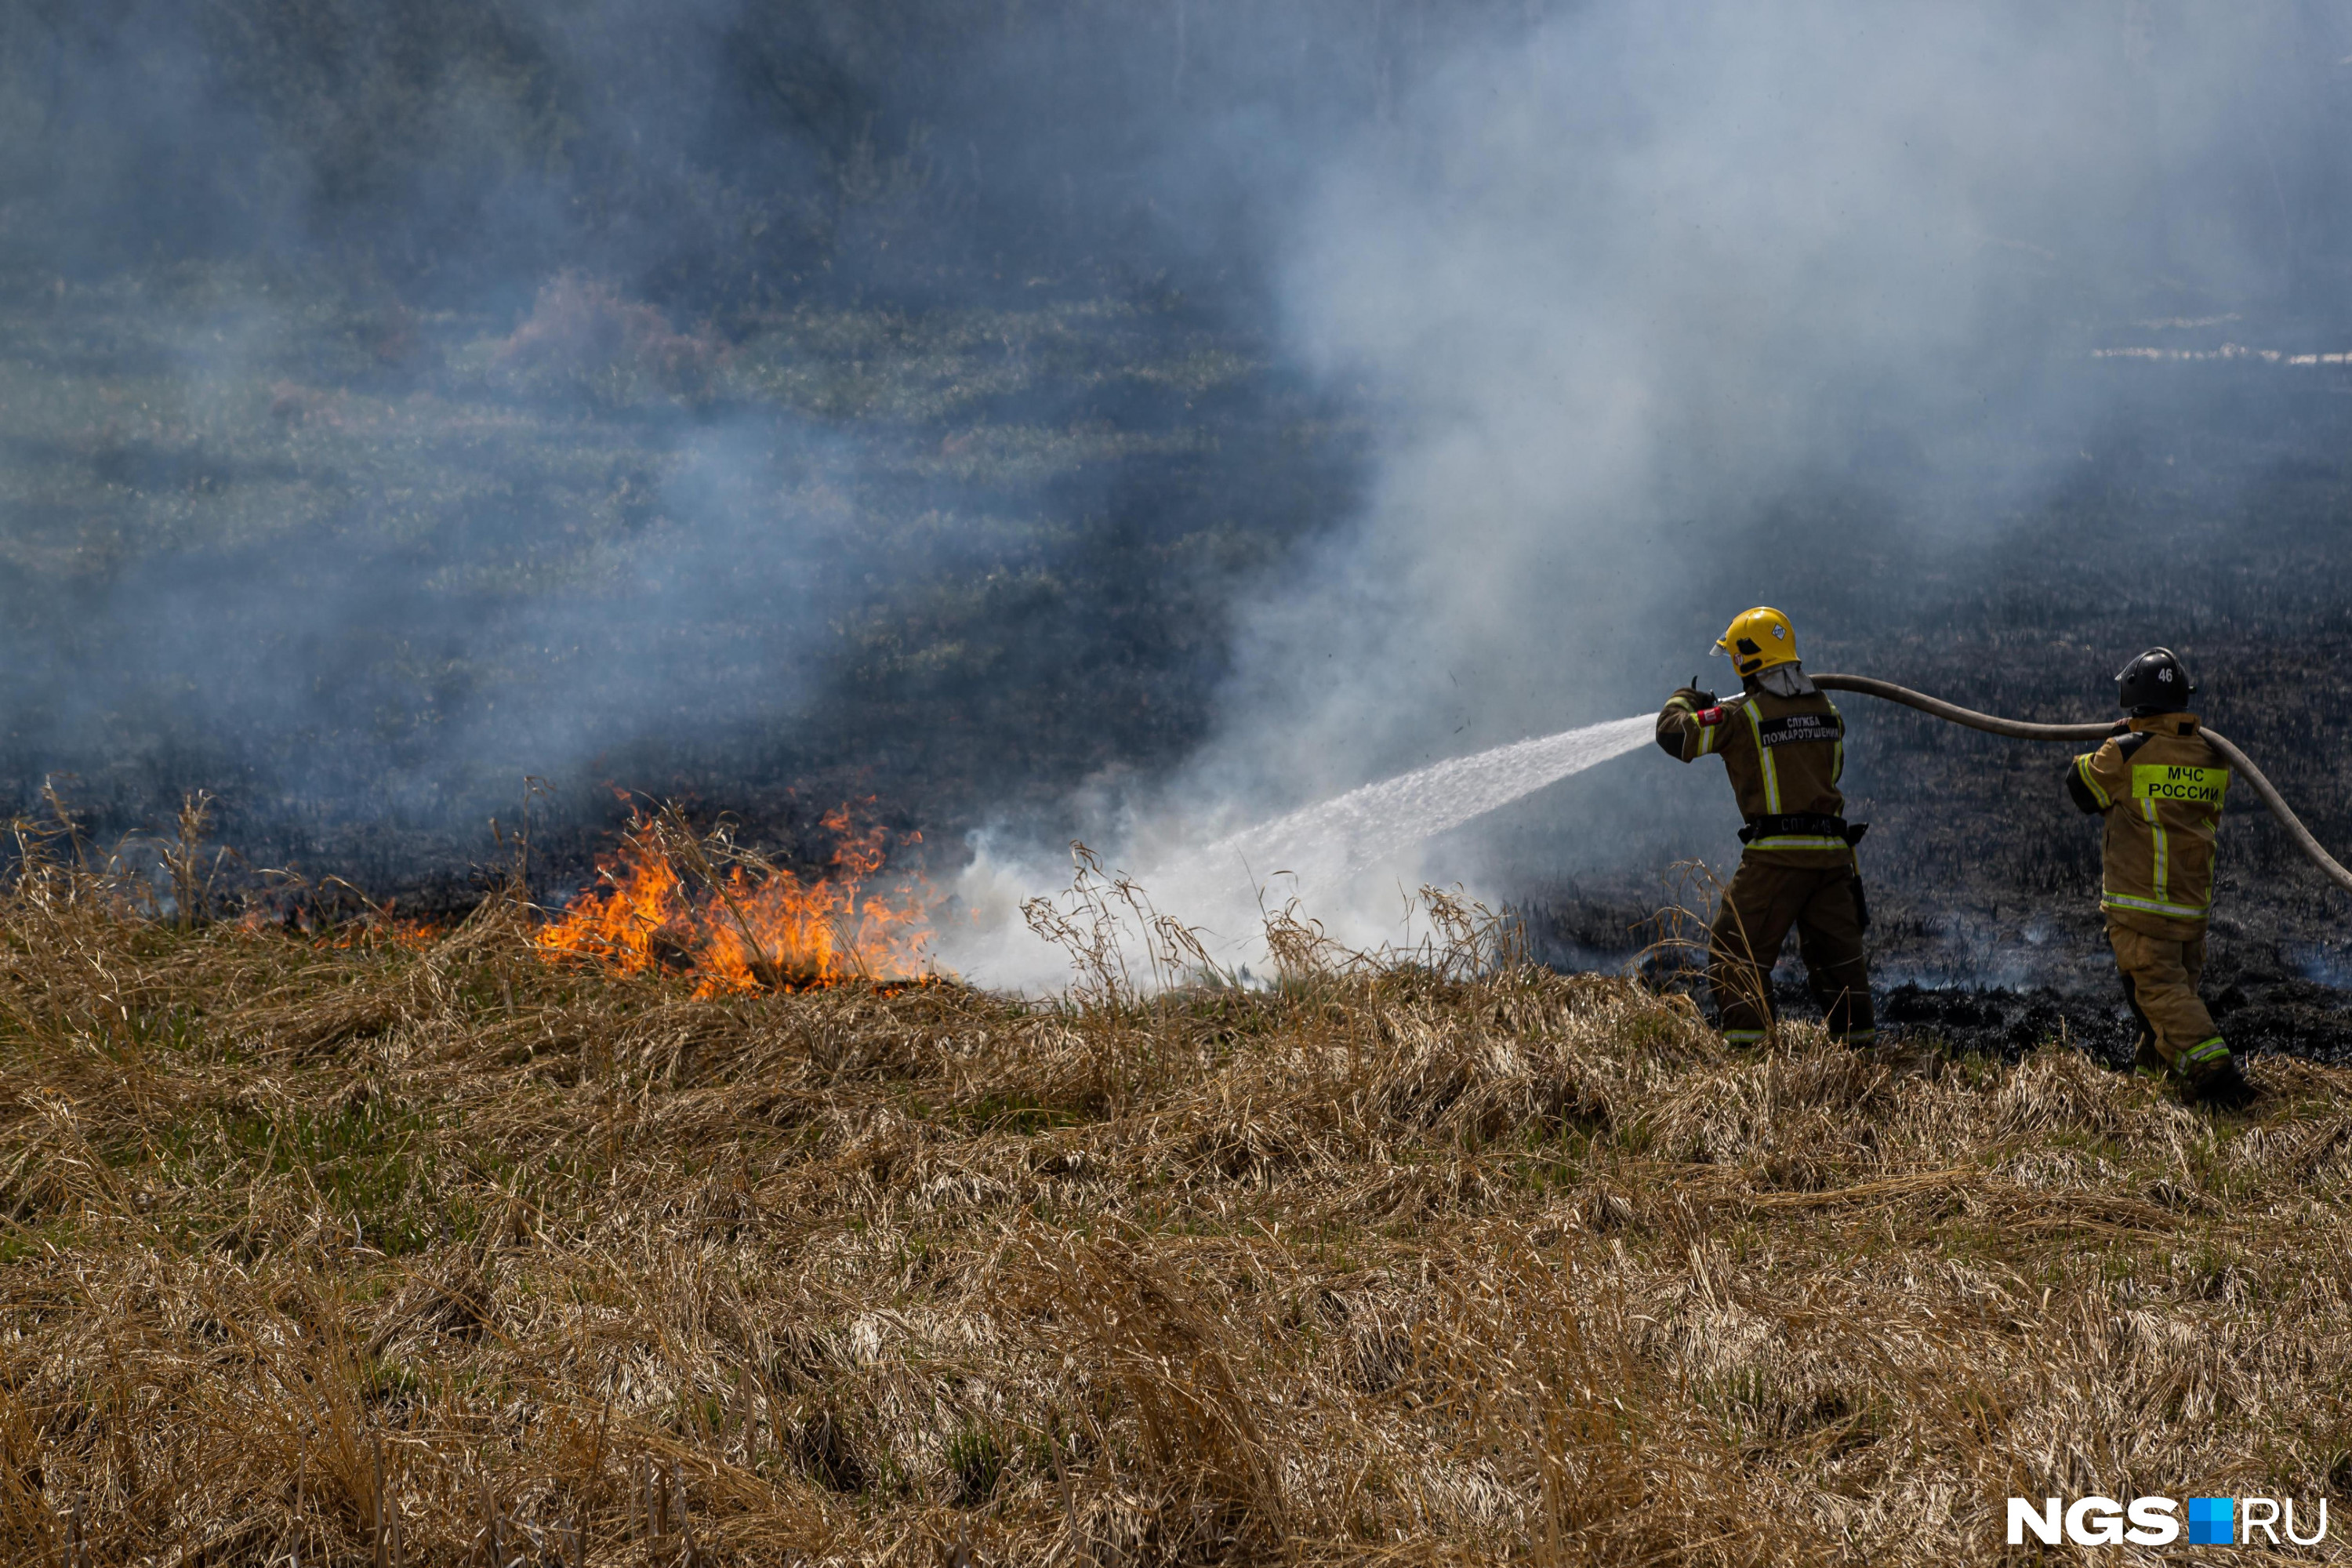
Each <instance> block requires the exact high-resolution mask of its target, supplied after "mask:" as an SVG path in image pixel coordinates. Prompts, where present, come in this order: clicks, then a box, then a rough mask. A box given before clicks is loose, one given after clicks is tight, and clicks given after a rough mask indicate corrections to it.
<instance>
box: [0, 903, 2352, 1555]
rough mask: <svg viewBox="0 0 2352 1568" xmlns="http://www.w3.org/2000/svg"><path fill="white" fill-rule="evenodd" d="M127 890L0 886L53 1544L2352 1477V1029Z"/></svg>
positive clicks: (1885, 1499)
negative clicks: (943, 962)
mask: <svg viewBox="0 0 2352 1568" xmlns="http://www.w3.org/2000/svg"><path fill="white" fill-rule="evenodd" d="M107 893H108V889H106V888H105V887H104V886H103V885H102V884H100V883H99V882H97V881H95V880H94V879H90V878H89V877H86V876H80V875H71V876H69V875H67V874H64V873H62V872H51V873H46V874H45V873H41V872H39V871H38V870H37V868H36V870H35V871H34V872H32V873H30V874H27V875H26V877H25V878H24V879H21V880H20V882H19V883H18V884H17V886H16V888H15V889H14V890H13V891H12V892H11V893H9V894H8V896H7V897H6V900H5V903H0V1017H5V1035H0V1118H5V1134H0V1136H5V1145H0V1147H5V1152H6V1154H5V1162H0V1216H5V1226H4V1227H0V1257H5V1268H0V1292H5V1307H4V1310H5V1333H0V1547H5V1556H6V1557H7V1558H8V1559H9V1560H11V1561H19V1562H24V1561H48V1562H63V1561H67V1560H68V1559H67V1553H68V1552H69V1551H71V1550H73V1549H74V1548H75V1545H76V1543H77V1542H79V1543H81V1544H82V1545H84V1546H85V1547H86V1549H87V1551H88V1552H89V1556H88V1557H87V1559H86V1560H88V1561H93V1562H99V1563H112V1562H133V1561H153V1562H165V1561H168V1562H174V1563H194V1562H197V1561H204V1562H209V1563H262V1562H276V1563H283V1562H287V1561H289V1555H288V1554H289V1553H298V1552H299V1561H301V1562H303V1563H370V1562H374V1563H386V1562H404V1563H469V1562H471V1563H478V1562H485V1561H490V1560H493V1559H495V1560H497V1561H499V1562H512V1561H517V1560H520V1561H524V1562H529V1563H555V1562H561V1563H578V1562H583V1561H584V1562H588V1563H680V1562H698V1563H777V1562H783V1561H798V1560H817V1561H830V1562H842V1563H881V1562H914V1563H924V1562H931V1561H940V1562H945V1561H960V1562H981V1563H1008V1562H1022V1563H1072V1564H1076V1563H1098V1564H1109V1563H1208V1562H1231V1563H1240V1562H1266V1561H1276V1560H1281V1561H1295V1562H1373V1561H1379V1562H1435V1561H1447V1562H1461V1563H1472V1562H1493V1561H1497V1560H1514V1561H1536V1562H1547V1563H1566V1562H1598V1563H1617V1562H1622V1563H1782V1562H1787V1563H1796V1562H1815V1561H1840V1562H1851V1563H1949V1562H1952V1561H1955V1560H1964V1561H1987V1562H1989V1561H1992V1560H1994V1559H1996V1558H1998V1557H2000V1555H2001V1548H2000V1544H1999V1542H2000V1517H2001V1516H2000V1500H2002V1499H2003V1498H2005V1497H2007V1496H2008V1495H2010V1494H2012V1493H2018V1494H2023V1495H2028V1496H2032V1497H2037V1498H2038V1497H2042V1496H2045V1495H2051V1494H2064V1495H2073V1494H2076V1493H2080V1492H2084V1491H2089V1490H2092V1489H2100V1490H2105V1491H2107V1492H2109V1493H2113V1494H2115V1495H2120V1496H2126V1497H2128V1496H2131V1495H2133V1494H2134V1493H2135V1492H2137V1491H2161V1492H2167V1493H2171V1494H2176V1495H2185V1494H2183V1493H2181V1491H2180V1489H2181V1488H2183V1487H2185V1486H2193V1487H2194V1488H2196V1489H2199V1490H2200V1491H2205V1492H2212V1493H2216V1494H2229V1493H2231V1492H2233V1491H2248V1490H2252V1491H2262V1492H2266V1493H2272V1494H2277V1493H2286V1494H2293V1495H2302V1496H2310V1495H2315V1494H2320V1493H2327V1492H2333V1493H2335V1494H2336V1495H2338V1496H2341V1495H2342V1494H2343V1492H2344V1490H2345V1489H2346V1487H2347V1483H2352V1457H2347V1456H2352V1409H2347V1392H2346V1389H2347V1384H2346V1380H2345V1377H2344V1369H2345V1366H2346V1362H2347V1352H2352V1331H2347V1328H2346V1305H2347V1293H2352V1246H2347V1228H2346V1218H2347V1181H2348V1180H2352V1115H2347V1110H2346V1108H2345V1101H2344V1091H2345V1089H2346V1087H2347V1083H2352V1079H2347V1075H2345V1074H2343V1073H2340V1072H2336V1071H2332V1070H2330V1069H2327V1068H2318V1067H2315V1066H2312V1065H2309V1064H2306V1063H2303V1062H2298V1061H2295V1060H2292V1059H2286V1058H2261V1059H2259V1060H2258V1061H2256V1062H2255V1063H2254V1064H2253V1071H2254V1074H2255V1075H2256V1076H2257V1077H2258V1078H2259V1079H2260V1080H2261V1081H2262V1083H2263V1087H2264V1088H2265V1089H2266V1090H2267V1091H2268V1092H2267V1095H2266V1097H2265V1100H2263V1104H2262V1106H2261V1107H2260V1108H2258V1110H2257V1112H2256V1113H2255V1114H2254V1115H2253V1116H2252V1117H2251V1118H2248V1119H2242V1120H2229V1121H2220V1122H2217V1121H2211V1120H2209V1119H2206V1118H2203V1117H2200V1116H2197V1115H2192V1114H2190V1113H2189V1112H2188V1111H2185V1110H2182V1109H2180V1108H2179V1106H2178V1105H2176V1104H2175V1103H2173V1102H2172V1101H2170V1100H2168V1099H2167V1098H2165V1097H2164V1095H2163V1094H2162V1093H2160V1092H2159V1091H2158V1090H2157V1089H2153V1088H2150V1087H2148V1086H2147V1085H2145V1084H2143V1083H2141V1082H2138V1081H2137V1080H2134V1079H2128V1078H2125V1077H2121V1076H2118V1075H2116V1074H2113V1073H2110V1072H2108V1071H2106V1070H2105V1069H2103V1068H2100V1067H2098V1066H2097V1065H2095V1063H2094V1062H2092V1061H2091V1060H2089V1059H2087V1058H2085V1057H2084V1056H2083V1055H2081V1054H2080V1053H2078V1052H2076V1051H2074V1050H2072V1049H2068V1048H2065V1047H2064V1046H2063V1045H2062V1044H2059V1043H2056V1042H2052V1043H2049V1044H2045V1045H2044V1046H2043V1047H2042V1048H2040V1049H2038V1050H2035V1051H2033V1052H2032V1053H2031V1054H2029V1055H2027V1056H2026V1057H2025V1058H2023V1059H2022V1060H2021V1061H2018V1062H2015V1063H2013V1064H2004V1063H2001V1062H1999V1061H1992V1060H1987V1059H1984V1058H1971V1057H1961V1056H1957V1055H1954V1054H1951V1053H1949V1052H1947V1051H1945V1050H1942V1049H1939V1048H1938V1047H1937V1043H1936V1042H1935V1041H1934V1040H1932V1039H1926V1040H1922V1039H1915V1040H1913V1041H1911V1042H1909V1043H1907V1044H1905V1045H1901V1046H1896V1047H1885V1048H1884V1049H1883V1050H1881V1051H1880V1052H1879V1053H1877V1054H1853V1053H1849V1052H1847V1051H1845V1050H1843V1049H1839V1048H1833V1047H1829V1046H1827V1045H1825V1044H1824V1043H1823V1042H1822V1039H1821V1038H1820V1037H1818V1035H1817V1034H1815V1033H1814V1032H1812V1031H1811V1029H1810V1028H1809V1027H1808V1026H1794V1027H1793V1028H1792V1030H1791V1033H1790V1037H1789V1038H1788V1039H1786V1040H1785V1041H1783V1042H1782V1043H1780V1045H1778V1046H1777V1047H1775V1048H1772V1049H1770V1050H1768V1051H1765V1052H1763V1053H1760V1054H1735V1053H1731V1052H1728V1051H1727V1050H1726V1049H1725V1048H1724V1047H1723V1046H1722V1044H1721V1043H1720V1041H1719V1040H1718V1038H1717V1037H1716V1036H1715V1035H1714V1034H1713V1033H1711V1032H1710V1031H1709V1030H1708V1029H1707V1028H1706V1026H1704V1025H1703V1023H1702V1022H1701V1021H1700V1019H1699V1018H1698V1016H1696V1013H1695V1012H1694V1010H1693V1009H1692V1008H1691V1007H1690V1006H1689V1005H1688V1004H1687V1003H1686V1002H1684V1001H1681V1000H1679V999H1675V998H1672V997H1665V996H1661V995H1658V994H1653V993H1650V992H1647V991H1645V990H1643V988H1641V987H1640V986H1638V985H1637V984H1633V983H1630V982H1626V981H1621V980H1615V979H1609V978H1603V977H1596V976H1578V977H1568V976H1562V975H1559V974H1555V973H1549V972H1546V971H1542V970H1538V969H1531V968H1528V967H1525V966H1522V965H1519V964H1516V963H1512V962H1510V959H1509V954H1508V953H1507V952H1501V951H1498V950H1497V949H1496V947H1495V945H1494V944H1493V943H1492V942H1491V941H1489V940H1488V936H1489V934H1490V933H1488V932H1486V931H1482V930H1481V929H1480V928H1478V927H1476V926H1475V924H1469V925H1461V924H1457V926H1456V927H1455V930H1456V931H1457V933H1458V935H1459V937H1460V940H1458V941H1456V942H1454V943H1452V944H1451V945H1445V946H1433V947H1429V948H1424V949H1423V950H1422V951H1421V952H1418V953H1416V954H1413V955H1412V956H1411V957H1410V958H1408V959H1391V960H1390V961H1386V962H1380V963H1368V962H1361V961H1357V962H1347V961H1344V960H1343V959H1342V960H1337V961H1335V958H1334V956H1333V955H1331V954H1329V953H1328V950H1325V949H1320V948H1318V944H1317V943H1316V942H1314V941H1313V933H1312V932H1311V931H1302V930H1300V929H1299V928H1297V927H1287V926H1286V927H1283V928H1282V929H1280V930H1278V931H1276V933H1275V934H1276V936H1277V937H1278V938H1280V939H1282V940H1281V941H1280V942H1278V943H1277V946H1278V948H1279V950H1280V951H1281V952H1283V954H1284V955H1285V957H1286V966H1285V972H1284V974H1283V977H1282V980H1281V983H1280V984H1278V985H1276V986H1275V987H1273V988H1271V989H1267V990H1265V991H1260V992H1241V991H1236V990H1233V989H1223V988H1192V989H1186V988H1181V987H1180V988H1177V989H1174V990H1170V991H1162V992H1160V993H1157V994H1151V995H1148V996H1147V995H1141V994H1138V993H1137V992H1136V991H1134V990H1133V989H1131V988H1129V987H1128V986H1126V985H1124V984H1120V983H1119V982H1118V973H1119V972H1118V968H1117V967H1116V964H1115V963H1104V962H1103V959H1104V957H1105V954H1104V952H1103V951H1102V950H1101V949H1099V948H1094V949H1088V948H1087V947H1086V946H1085V944H1084V943H1083V942H1081V943H1079V944H1078V956H1079V957H1080V958H1081V959H1083V960H1085V961H1086V962H1085V965H1084V967H1083V968H1082V974H1081V984H1079V985H1078V986H1076V988H1074V989H1073V990H1072V991H1071V992H1070V993H1069V994H1068V995H1067V996H1066V997H1065V998H1063V999H1062V1000H1060V1001H1058V1002H1045V1003H1024V1002H1020V1001H1016V1000H1013V999H1008V998H1005V997H1003V996H997V995H992V994H985V993H982V992H979V991H974V990H970V989H965V988H962V987H961V986H957V985H954V984H935V985H930V986H925V987H919V988H915V989H909V990H905V991H902V992H900V993H898V994H886V993H885V992H883V991H881V990H878V989H877V988H875V987H872V986H870V985H867V984H861V983H855V982H853V983H850V984H837V985H834V986H830V987H824V988H817V989H811V990H804V991H801V992H797V993H792V994H780V993H774V992H761V993H755V994H719V995H711V996H703V997H698V996H696V995H694V994H693V991H694V990H695V988H696V983H695V981H694V979H693V977H691V976H690V975H680V974H674V973H667V971H665V970H664V969H662V968H661V967H659V966H655V967H652V968H649V969H647V970H646V971H645V972H644V973H636V974H621V973H615V972H614V971H613V970H611V969H609V968H605V967H598V966H594V965H593V964H589V963H586V962H585V961H583V960H580V959H576V958H565V959H562V961H560V962H550V960H549V958H548V957H547V956H546V954H545V953H544V952H543V950H542V949H541V947H540V945H539V944H538V942H537V941H536V933H537V931H538V929H539V928H538V924H537V918H536V917H534V916H533V915H532V914H531V913H530V911H529V910H527V909H525V908H523V907H521V906H520V905H519V904H517V903H516V902H514V901H513V900H509V899H503V898H501V899H493V900H490V901H488V903H486V904H484V905H483V906H482V907H481V908H480V909H479V910H478V911H477V912H476V913H475V914H474V915H473V916H472V918H470V919H469V920H468V921H466V922H465V923H463V924H462V925H458V926H457V927H455V928H453V929H449V930H447V931H444V932H441V933H438V934H435V935H431V936H429V937H425V936H418V935H415V934H414V933H411V934H410V935H409V936H408V937H407V938H406V939H404V940H391V939H390V938H389V937H378V936H372V935H370V934H369V933H368V932H366V931H364V930H359V931H351V930H347V931H344V932H343V933H342V938H341V941H340V942H338V941H333V940H327V939H324V938H320V937H312V936H303V935H299V934H297V933H294V932H291V931H287V930H285V929H284V928H282V927H270V928H267V929H264V930H259V931H241V930H237V929H235V928H233V927H227V926H213V927H204V926H201V925H198V926H195V927H194V929H190V930H184V931H183V930H175V929H171V928H168V927H166V926H164V925H163V924H160V923H156V922H152V921H141V920H136V919H131V918H127V917H126V916H125V915H124V914H123V913H122V912H121V910H119V909H118V908H116V907H114V906H113V904H112V902H111V900H110V898H109V897H108V896H107ZM1086 912H1087V911H1086V910H1084V909H1083V908H1078V907H1076V906H1073V907H1071V908H1069V909H1066V910H1065V911H1064V920H1063V923H1062V925H1061V926H1060V927H1059V928H1058V929H1061V930H1063V931H1071V932H1077V933H1080V934H1084V933H1086V932H1087V931H1091V930H1094V929H1097V928H1094V927H1091V926H1089V925H1088V924H1087V921H1086V920H1085V919H1083V918H1082V917H1083V916H1084V915H1085V914H1086ZM1114 956H1115V955H1114ZM493 1548H495V1551H493V1550H492V1549H493Z"/></svg>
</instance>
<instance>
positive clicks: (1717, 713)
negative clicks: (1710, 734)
mask: <svg viewBox="0 0 2352 1568" xmlns="http://www.w3.org/2000/svg"><path fill="white" fill-rule="evenodd" d="M1691 717H1692V718H1694V719H1696V720H1697V721H1699V722H1700V723H1701V724H1706V725H1709V726H1712V725H1716V724H1720V723H1722V722H1723V721H1724V720H1726V719H1727V718H1728V717H1730V715H1729V714H1727V713H1726V712H1725V711H1724V710H1722V709H1721V708H1702V709H1700V710H1698V711H1697V712H1696V713H1694V714H1692V715H1691Z"/></svg>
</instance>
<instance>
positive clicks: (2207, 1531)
mask: <svg viewBox="0 0 2352 1568" xmlns="http://www.w3.org/2000/svg"><path fill="white" fill-rule="evenodd" d="M2237 1506H2238V1505H2237V1500H2236V1499H2234V1498H2225V1497H2193V1498H2190V1499H2189V1545H2191V1546H2235V1545H2236V1544H2237V1543H2238V1531H2237V1529H2236V1521H2235V1519H2234V1517H2233V1516H2234V1515H2235V1514H2236V1512H2237Z"/></svg>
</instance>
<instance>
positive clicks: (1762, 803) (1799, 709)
mask: <svg viewBox="0 0 2352 1568" xmlns="http://www.w3.org/2000/svg"><path fill="white" fill-rule="evenodd" d="M1803 685H1804V686H1805V687H1806V688H1807V690H1806V691H1805V694H1804V695H1803V696H1801V697H1783V696H1780V695H1779V694H1778V693H1776V692H1771V691H1767V690H1765V689H1763V688H1762V687H1760V686H1759V685H1758V684H1757V683H1756V682H1755V681H1753V680H1749V681H1748V682H1747V687H1748V689H1747V690H1745V691H1743V692H1741V693H1740V694H1739V695H1738V696H1737V697H1732V698H1728V699H1727V700H1724V701H1722V702H1719V703H1717V704H1715V705H1713V706H1711V707H1702V706H1701V705H1700V701H1699V699H1700V696H1701V695H1702V694H1700V693H1698V692H1696V691H1693V690H1692V689H1690V688H1688V687H1685V688H1684V689H1682V690H1680V691H1677V692H1675V694H1674V695H1673V696H1672V697H1670V698H1668V699H1667V700H1666V705H1665V708H1664V710H1662V711H1661V712H1660V713H1659V714H1658V744H1659V745H1660V746H1662V747H1664V749H1665V752H1666V754H1667V755H1669V756H1671V757H1674V758H1675V759H1676V760H1678V761H1681V762H1685V763H1690V762H1696V761H1697V760H1698V759H1699V758H1701V757H1706V756H1717V757H1721V758H1722V759H1723V769H1724V772H1725V773H1728V774H1729V775H1730V777H1731V791H1732V794H1733V795H1737V796H1738V800H1739V815H1740V816H1744V817H1746V818H1747V819H1748V834H1747V835H1744V836H1743V837H1746V838H1747V841H1748V856H1749V857H1750V858H1754V859H1757V860H1759V861H1762V862H1764V863H1765V864H1767V865H1773V866H1798V867H1805V868H1818V869H1826V868H1833V867H1838V866H1851V865H1853V847H1852V846H1851V845H1849V844H1848V843H1847V842H1846V838H1845V836H1844V824H1843V816H1844V814H1845V797H1844V796H1843V795H1840V794H1838V787H1837V786H1838V779H1839V777H1840V776H1841V775H1842V774H1843V773H1844V772H1845V721H1844V720H1843V718H1841V717H1839V714H1838V710H1837V706H1836V704H1834V703H1832V701H1831V700H1829V698H1828V697H1827V696H1825V695H1824V694H1822V692H1821V691H1819V690H1817V689H1812V683H1811V681H1806V682H1803ZM1791 817H1793V818H1797V819H1799V820H1796V821H1793V822H1792V821H1789V820H1787V819H1788V818H1791Z"/></svg>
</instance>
